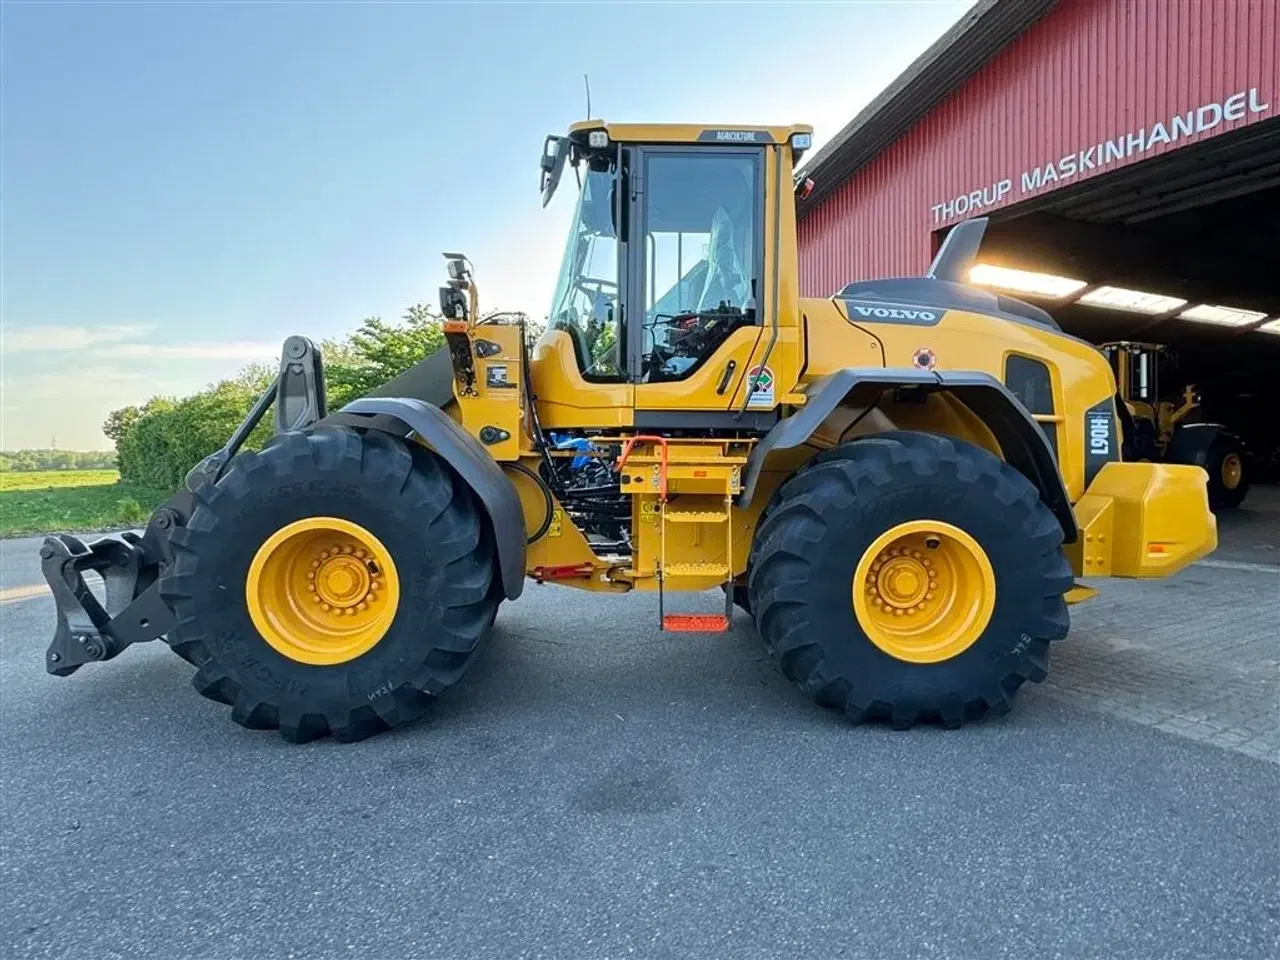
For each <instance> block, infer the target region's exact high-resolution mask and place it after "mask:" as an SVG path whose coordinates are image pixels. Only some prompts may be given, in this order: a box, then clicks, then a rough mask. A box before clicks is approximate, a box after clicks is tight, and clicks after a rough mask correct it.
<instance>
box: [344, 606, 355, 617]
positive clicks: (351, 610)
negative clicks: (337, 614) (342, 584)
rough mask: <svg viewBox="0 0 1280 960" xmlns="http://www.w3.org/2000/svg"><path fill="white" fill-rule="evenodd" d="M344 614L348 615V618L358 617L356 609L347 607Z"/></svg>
mask: <svg viewBox="0 0 1280 960" xmlns="http://www.w3.org/2000/svg"><path fill="white" fill-rule="evenodd" d="M342 612H343V613H344V614H346V615H347V616H348V617H354V616H355V615H356V608H355V607H347V609H345V610H343V611H342Z"/></svg>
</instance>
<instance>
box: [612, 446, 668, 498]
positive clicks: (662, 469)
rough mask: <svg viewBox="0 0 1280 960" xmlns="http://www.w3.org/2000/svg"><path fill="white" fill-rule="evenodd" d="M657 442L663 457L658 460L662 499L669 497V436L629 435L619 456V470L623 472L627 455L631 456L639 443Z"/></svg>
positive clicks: (659, 485)
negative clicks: (633, 448)
mask: <svg viewBox="0 0 1280 960" xmlns="http://www.w3.org/2000/svg"><path fill="white" fill-rule="evenodd" d="M642 442H643V443H656V444H658V445H659V446H660V447H661V448H662V458H661V459H660V460H659V461H658V496H659V498H661V499H662V500H664V501H665V500H666V499H667V438H666V437H658V436H654V435H653V434H647V433H638V434H636V435H635V436H634V437H628V438H627V442H626V443H624V444H623V445H622V455H621V456H620V457H618V470H619V472H621V470H622V468H623V467H624V466H625V465H626V462H627V457H629V456H631V449H632V447H634V446H635V445H636V444H637V443H642Z"/></svg>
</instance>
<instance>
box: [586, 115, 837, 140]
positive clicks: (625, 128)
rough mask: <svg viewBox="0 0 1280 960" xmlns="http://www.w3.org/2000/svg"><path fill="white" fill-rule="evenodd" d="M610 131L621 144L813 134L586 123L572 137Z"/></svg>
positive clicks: (801, 127)
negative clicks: (592, 132) (597, 131)
mask: <svg viewBox="0 0 1280 960" xmlns="http://www.w3.org/2000/svg"><path fill="white" fill-rule="evenodd" d="M591 130H606V131H608V133H609V139H610V140H611V141H615V142H621V143H721V144H733V143H761V144H764V143H786V142H787V141H788V140H789V139H790V138H791V135H792V134H793V133H813V127H812V126H810V125H809V124H807V123H795V124H792V125H791V126H785V127H784V126H755V125H752V124H737V125H735V124H727V123H608V122H607V121H605V120H583V121H580V122H579V123H575V124H573V125H571V126H570V127H569V136H570V137H571V138H573V139H575V140H576V139H577V138H578V137H577V135H585V134H586V133H587V132H588V131H591Z"/></svg>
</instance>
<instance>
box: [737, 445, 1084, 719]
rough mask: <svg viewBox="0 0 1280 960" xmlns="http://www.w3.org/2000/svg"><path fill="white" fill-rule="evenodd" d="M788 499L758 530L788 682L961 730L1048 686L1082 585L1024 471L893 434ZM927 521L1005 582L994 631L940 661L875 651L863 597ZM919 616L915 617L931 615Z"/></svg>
mask: <svg viewBox="0 0 1280 960" xmlns="http://www.w3.org/2000/svg"><path fill="white" fill-rule="evenodd" d="M780 493H781V496H780V499H779V502H778V504H777V507H776V508H775V509H773V510H771V511H770V512H769V516H768V518H767V519H766V520H765V522H764V523H763V524H762V525H761V527H760V529H759V530H758V531H757V533H756V539H755V543H754V546H753V550H752V561H751V575H750V584H749V585H750V592H751V602H752V606H753V608H754V610H755V617H756V625H757V628H758V630H759V633H760V636H761V637H762V638H763V639H764V641H765V643H766V645H767V646H768V647H769V649H770V651H771V652H772V653H773V655H774V657H775V658H776V659H777V660H778V662H779V665H780V666H781V668H782V671H783V673H784V674H785V675H786V676H787V677H788V678H789V679H791V680H792V681H793V682H795V683H797V684H799V685H800V687H801V688H802V689H804V690H805V692H807V693H808V694H809V695H810V696H812V697H813V698H814V699H815V700H816V701H818V702H819V703H821V704H823V705H826V706H830V707H834V708H837V709H840V710H842V711H843V712H844V713H845V714H846V715H847V716H848V717H849V718H850V719H851V720H853V721H855V722H861V721H864V720H879V719H885V720H889V721H891V722H892V724H893V725H894V726H895V727H899V728H906V727H909V726H911V725H913V724H914V723H916V722H917V721H937V722H940V723H941V724H942V725H943V726H946V727H958V726H960V725H961V724H963V723H964V722H966V721H969V720H975V719H978V718H980V717H982V716H984V715H986V714H1000V713H1005V712H1007V711H1008V710H1009V708H1010V704H1011V700H1012V697H1013V695H1014V694H1015V692H1016V691H1017V689H1018V688H1019V687H1020V686H1021V685H1022V684H1023V683H1024V682H1025V681H1027V680H1032V681H1036V682H1038V681H1041V680H1043V679H1044V678H1045V676H1046V675H1047V672H1048V664H1049V641H1051V640H1057V639H1061V638H1062V637H1064V636H1066V634H1067V630H1068V626H1069V620H1068V614H1067V606H1066V602H1065V600H1064V598H1063V595H1064V594H1065V593H1066V591H1067V590H1068V589H1070V587H1071V585H1072V582H1073V581H1072V574H1071V568H1070V565H1069V564H1068V562H1067V560H1066V557H1065V556H1064V554H1063V552H1062V548H1061V544H1062V528H1061V526H1060V524H1059V523H1058V521H1057V519H1056V518H1055V517H1054V515H1053V513H1052V512H1051V511H1050V510H1049V509H1048V507H1047V506H1045V504H1044V503H1043V501H1041V499H1040V497H1039V494H1038V492H1037V490H1036V488H1035V487H1034V486H1033V485H1032V484H1031V483H1030V482H1029V481H1028V480H1027V479H1026V477H1024V476H1023V475H1022V474H1021V473H1019V472H1018V471H1017V470H1016V469H1014V468H1013V467H1010V466H1008V465H1007V464H1005V463H1003V462H1002V461H1001V460H999V459H998V458H996V457H994V456H993V455H991V454H990V453H988V452H987V451H985V450H983V449H981V448H979V447H976V446H974V445H972V444H969V443H965V442H963V441H961V440H953V439H950V438H946V437H939V436H933V435H930V434H923V433H907V432H901V433H891V434H884V435H880V436H876V437H871V438H867V439H862V440H857V441H855V442H852V443H849V444H845V445H843V446H840V447H836V448H835V449H833V450H829V451H827V452H825V453H823V454H821V455H819V456H818V457H816V458H815V459H814V460H813V461H811V462H810V463H809V464H808V465H806V466H805V467H804V468H802V469H801V470H800V471H799V472H798V473H797V474H796V476H794V477H793V478H792V479H790V480H789V481H787V483H786V484H784V486H783V487H782V489H781V491H780ZM921 520H928V521H931V522H935V523H937V524H939V525H940V526H948V527H950V528H952V529H956V530H959V531H960V532H961V533H962V534H963V535H965V536H967V537H970V538H972V540H973V541H975V542H976V544H977V548H978V551H979V553H980V554H985V558H986V560H984V561H981V562H982V563H989V571H990V574H991V576H992V580H993V583H994V588H993V592H994V605H993V606H992V607H989V614H988V616H989V619H986V620H975V623H978V624H983V623H985V626H981V627H980V629H981V632H980V634H977V633H974V632H973V631H971V633H974V636H976V639H970V640H968V641H967V644H968V645H967V646H964V645H961V647H960V649H959V650H958V652H954V653H949V654H947V655H946V657H945V658H942V659H938V660H936V661H933V662H920V661H919V660H917V661H914V662H913V661H911V660H909V659H904V658H903V657H904V656H905V655H903V654H899V655H891V654H890V653H889V652H886V649H885V648H884V646H885V641H883V640H880V641H873V640H872V639H871V638H870V636H869V629H868V627H867V626H865V625H864V624H863V623H862V622H861V621H860V619H859V614H858V613H857V612H855V608H854V604H855V602H856V601H854V600H853V592H852V591H853V590H854V589H855V578H856V577H857V573H858V571H859V567H860V564H861V563H862V562H863V558H864V557H867V556H868V553H869V551H872V550H875V551H878V550H879V548H878V547H876V546H875V543H876V541H877V540H878V539H880V538H882V536H883V535H885V534H886V532H887V531H890V530H893V529H896V528H898V527H909V526H910V525H912V524H913V522H915V521H921ZM930 539H932V538H930ZM926 552H927V551H926ZM912 555H913V556H919V555H921V554H919V553H914V552H912ZM871 556H872V557H874V556H875V554H874V553H873V554H871ZM904 557H905V555H904ZM895 562H896V561H895ZM921 569H923V568H921ZM913 579H914V574H910V573H908V574H907V578H906V580H905V581H904V582H906V583H908V584H910V583H912V581H913ZM856 589H859V590H861V589H863V584H862V582H861V580H859V582H858V583H857V584H856ZM920 589H921V591H923V590H924V589H925V588H924V586H923V583H921V584H920ZM930 589H932V588H930ZM980 592H981V591H969V592H968V593H967V594H964V596H972V595H977V594H978V593H980ZM928 596H929V597H930V598H931V599H930V601H929V602H930V604H931V605H932V604H934V603H936V602H939V601H934V600H933V599H932V597H933V594H929V595H928ZM941 602H943V603H945V601H941ZM957 602H959V601H957ZM886 609H887V607H886ZM915 609H916V612H915V613H911V612H910V611H908V614H909V615H911V616H914V615H916V614H919V615H920V616H922V617H927V616H928V615H929V613H927V612H926V613H921V612H920V611H921V610H922V609H923V604H922V605H921V607H920V608H915ZM932 609H933V608H932V606H931V610H932ZM893 622H896V623H903V624H908V625H909V624H910V622H911V621H910V620H908V619H906V618H904V619H903V620H899V621H893ZM872 629H874V628H872Z"/></svg>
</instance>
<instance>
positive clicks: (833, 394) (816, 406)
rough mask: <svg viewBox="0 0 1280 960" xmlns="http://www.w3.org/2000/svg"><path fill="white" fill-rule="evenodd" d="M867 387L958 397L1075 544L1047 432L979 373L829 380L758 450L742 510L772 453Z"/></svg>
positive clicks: (869, 370)
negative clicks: (931, 390) (928, 389)
mask: <svg viewBox="0 0 1280 960" xmlns="http://www.w3.org/2000/svg"><path fill="white" fill-rule="evenodd" d="M866 385H871V386H878V387H916V386H919V387H931V388H934V389H937V390H945V391H947V392H949V393H951V394H953V395H955V397H956V398H957V399H959V400H960V401H961V402H962V403H964V405H965V406H967V407H968V408H969V409H970V410H972V411H973V412H974V413H975V414H977V415H978V416H979V417H981V418H982V420H983V421H984V422H985V423H986V425H987V427H988V428H989V429H990V430H991V432H992V433H993V434H994V435H995V438H996V442H997V443H999V444H1000V449H1001V450H1002V451H1004V456H1005V460H1006V461H1007V462H1008V463H1009V464H1010V465H1011V466H1013V467H1015V468H1017V469H1018V470H1019V471H1021V473H1022V474H1023V475H1024V476H1026V478H1027V479H1028V480H1030V481H1031V482H1032V483H1033V484H1035V486H1036V489H1037V490H1039V491H1040V496H1041V498H1042V499H1043V500H1044V502H1045V504H1046V505H1047V506H1048V507H1049V509H1050V510H1052V511H1053V515H1054V516H1055V517H1057V518H1058V522H1059V523H1060V524H1062V534H1063V539H1064V541H1065V542H1066V543H1074V542H1075V539H1076V536H1077V533H1078V531H1077V528H1076V519H1075V514H1074V513H1073V512H1072V510H1071V500H1070V498H1069V497H1068V496H1067V490H1066V487H1065V486H1064V485H1063V482H1062V475H1061V474H1060V473H1059V472H1058V463H1057V458H1056V457H1055V456H1054V454H1053V450H1052V449H1051V448H1050V446H1049V441H1048V439H1047V438H1046V437H1045V435H1044V431H1043V430H1041V429H1040V425H1039V424H1038V423H1036V421H1035V419H1034V418H1033V417H1032V416H1031V414H1029V413H1028V412H1027V410H1026V408H1025V407H1024V406H1023V405H1022V404H1020V403H1019V402H1018V400H1017V398H1016V397H1014V395H1013V394H1012V393H1010V392H1009V388H1008V387H1006V386H1005V385H1004V384H1003V383H1001V382H1000V381H999V380H997V379H996V378H995V377H993V376H991V375H990V374H988V373H982V372H981V371H976V370H974V371H969V370H917V369H915V368H910V367H848V368H846V369H844V370H837V371H836V372H834V373H831V374H828V375H827V376H826V377H824V378H823V379H822V380H820V381H818V382H817V383H816V384H815V385H814V386H813V387H812V388H811V389H810V390H809V391H808V393H807V397H808V399H807V402H806V403H805V405H804V406H803V407H801V408H800V409H799V410H798V411H797V412H796V413H794V414H792V415H791V416H789V417H787V418H786V419H784V420H781V421H779V422H778V424H777V425H776V426H775V427H773V429H771V430H770V431H769V432H768V433H767V434H766V435H765V437H764V439H763V440H761V441H760V442H759V443H758V444H756V446H755V449H754V450H753V451H752V452H751V457H750V459H749V460H748V461H747V469H746V473H745V475H744V477H743V483H742V493H741V494H740V495H739V497H738V501H737V502H738V505H739V506H746V505H747V504H749V503H750V502H751V498H752V496H753V494H754V493H755V486H756V482H757V480H758V479H759V477H760V472H761V470H763V469H764V462H765V460H766V459H768V456H769V454H770V453H771V452H772V451H774V450H784V449H786V448H788V447H796V446H799V445H800V444H802V443H804V442H805V441H806V440H808V439H809V437H810V436H811V435H812V434H813V432H814V431H815V430H817V429H818V427H819V426H820V425H821V424H822V422H823V421H824V420H826V418H827V416H828V415H829V414H830V413H831V411H833V410H834V409H835V408H836V407H838V406H839V405H840V403H841V402H842V401H843V400H844V399H845V397H847V396H848V395H849V394H850V393H851V392H852V391H853V390H854V389H856V388H857V387H860V386H866Z"/></svg>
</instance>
